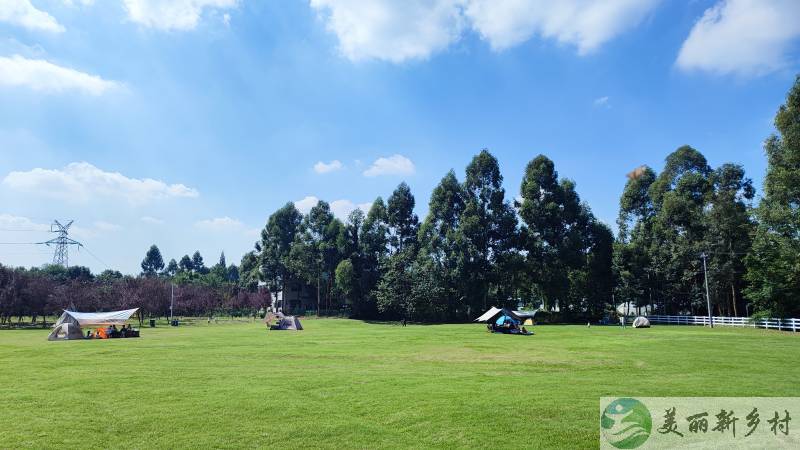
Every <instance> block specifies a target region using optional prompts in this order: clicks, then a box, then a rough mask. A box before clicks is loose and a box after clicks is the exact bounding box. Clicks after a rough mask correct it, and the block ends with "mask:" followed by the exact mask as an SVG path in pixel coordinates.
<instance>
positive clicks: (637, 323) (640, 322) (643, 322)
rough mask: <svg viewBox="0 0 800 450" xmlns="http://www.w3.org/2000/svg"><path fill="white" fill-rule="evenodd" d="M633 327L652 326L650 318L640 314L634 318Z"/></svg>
mask: <svg viewBox="0 0 800 450" xmlns="http://www.w3.org/2000/svg"><path fill="white" fill-rule="evenodd" d="M633 328H650V319H648V318H647V317H642V316H639V317H637V318H636V319H634V320H633Z"/></svg>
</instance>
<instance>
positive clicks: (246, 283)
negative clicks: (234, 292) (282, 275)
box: [231, 251, 261, 292]
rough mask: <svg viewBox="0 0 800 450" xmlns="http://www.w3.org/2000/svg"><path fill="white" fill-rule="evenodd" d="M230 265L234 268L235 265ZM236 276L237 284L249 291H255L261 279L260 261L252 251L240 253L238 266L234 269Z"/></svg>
mask: <svg viewBox="0 0 800 450" xmlns="http://www.w3.org/2000/svg"><path fill="white" fill-rule="evenodd" d="M231 267H234V268H235V267H236V266H234V265H231ZM236 278H237V279H238V281H239V286H241V287H242V288H244V289H245V290H247V291H249V292H256V290H257V289H258V282H259V281H260V280H261V263H260V261H259V258H258V256H257V255H256V253H255V252H254V251H250V252H247V253H245V254H244V255H242V260H241V262H240V264H239V268H238V270H236Z"/></svg>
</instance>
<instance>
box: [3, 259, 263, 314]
mask: <svg viewBox="0 0 800 450" xmlns="http://www.w3.org/2000/svg"><path fill="white" fill-rule="evenodd" d="M141 267H142V272H141V273H140V274H139V276H130V275H123V274H122V273H120V272H119V271H116V270H105V271H103V272H102V273H100V274H97V275H94V274H92V272H91V271H90V270H89V269H88V268H86V267H81V266H72V267H68V268H65V267H62V266H59V265H45V266H43V267H41V268H31V269H25V268H12V267H6V266H3V265H0V325H11V324H12V321H13V320H14V319H15V318H16V322H22V321H23V320H26V319H27V318H30V319H31V321H32V322H33V323H37V322H39V321H40V320H41V323H43V324H44V323H46V322H45V320H46V319H45V318H46V317H47V316H52V315H58V314H61V311H62V310H64V309H72V310H78V311H109V310H120V309H129V308H139V312H140V314H139V315H138V317H139V320H140V321H143V320H144V319H145V318H151V317H167V316H168V315H169V314H170V306H172V312H173V313H174V315H176V316H212V315H218V314H225V315H233V316H255V315H256V314H257V313H258V312H259V311H263V310H265V309H266V308H267V307H268V306H269V305H270V296H269V294H268V293H267V292H264V291H263V290H258V289H257V288H256V289H252V290H251V289H242V288H240V286H239V275H238V268H237V266H236V265H235V264H231V265H227V264H226V261H225V254H224V253H223V254H222V255H220V260H219V262H218V263H217V264H215V265H213V266H212V267H206V266H205V264H204V262H203V257H202V255H200V252H195V253H194V254H193V255H192V256H191V257H189V256H188V255H187V256H184V257H183V258H181V261H180V263H178V262H176V261H175V260H174V259H173V260H171V261H170V262H169V263H168V264H167V265H165V264H164V261H163V259H162V256H161V252H160V251H159V249H158V247H157V246H155V245H153V246H151V247H150V249H149V250H148V251H147V253H146V255H145V258H144V260H143V261H142V264H141Z"/></svg>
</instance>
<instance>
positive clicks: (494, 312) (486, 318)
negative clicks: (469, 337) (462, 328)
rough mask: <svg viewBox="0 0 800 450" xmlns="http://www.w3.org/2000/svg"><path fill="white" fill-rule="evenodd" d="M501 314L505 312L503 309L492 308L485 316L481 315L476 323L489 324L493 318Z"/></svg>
mask: <svg viewBox="0 0 800 450" xmlns="http://www.w3.org/2000/svg"><path fill="white" fill-rule="evenodd" d="M501 312H503V310H502V309H500V308H496V307H494V306H492V307H491V308H489V310H488V311H486V312H485V313H483V315H481V316H480V317H478V318H477V319H475V322H488V321H490V320H492V317H494V316H496V315H497V314H499V313H501Z"/></svg>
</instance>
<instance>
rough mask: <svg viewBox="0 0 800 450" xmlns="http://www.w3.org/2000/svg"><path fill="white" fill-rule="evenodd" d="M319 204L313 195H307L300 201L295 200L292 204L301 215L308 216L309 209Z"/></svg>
mask: <svg viewBox="0 0 800 450" xmlns="http://www.w3.org/2000/svg"><path fill="white" fill-rule="evenodd" d="M317 203H319V198H318V197H315V196H313V195H308V196H306V197H304V198H303V199H302V200H297V201H296V202H294V207H295V208H297V210H298V211H300V212H301V213H303V214H308V212H309V211H311V208H313V207H315V206H317Z"/></svg>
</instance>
